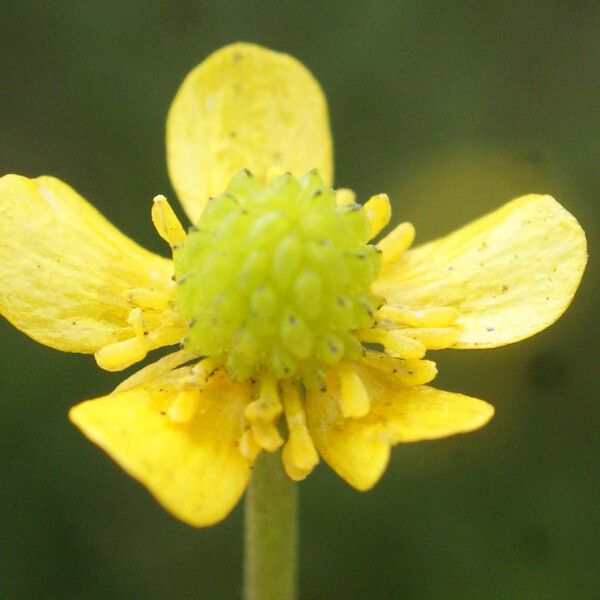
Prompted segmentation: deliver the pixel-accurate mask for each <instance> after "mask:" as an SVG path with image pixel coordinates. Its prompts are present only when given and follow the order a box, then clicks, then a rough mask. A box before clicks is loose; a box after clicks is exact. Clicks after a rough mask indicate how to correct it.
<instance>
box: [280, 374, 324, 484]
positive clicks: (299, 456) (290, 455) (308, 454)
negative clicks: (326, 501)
mask: <svg viewBox="0 0 600 600" xmlns="http://www.w3.org/2000/svg"><path fill="white" fill-rule="evenodd" d="M282 391H283V407H284V410H285V418H286V422H287V426H288V431H289V435H288V441H287V442H286V444H285V446H284V447H283V450H282V453H281V459H282V461H283V466H284V468H285V470H286V473H287V474H288V475H289V476H290V478H291V479H293V480H294V481H301V480H302V479H305V478H306V476H307V475H308V474H309V473H310V472H311V471H312V470H313V469H314V468H315V466H316V465H317V464H318V462H319V455H318V453H317V451H316V449H315V446H314V444H313V441H312V439H311V437H310V434H309V433H308V429H307V427H306V417H305V414H304V408H303V407H302V402H301V400H300V393H299V390H298V386H297V384H293V383H284V384H282Z"/></svg>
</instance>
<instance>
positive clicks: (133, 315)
mask: <svg viewBox="0 0 600 600" xmlns="http://www.w3.org/2000/svg"><path fill="white" fill-rule="evenodd" d="M127 323H128V324H129V325H131V326H132V327H133V332H134V333H135V336H136V337H137V338H141V339H143V338H144V336H145V335H146V324H145V323H144V313H143V312H142V309H141V308H134V309H132V310H131V311H130V312H129V316H128V317H127Z"/></svg>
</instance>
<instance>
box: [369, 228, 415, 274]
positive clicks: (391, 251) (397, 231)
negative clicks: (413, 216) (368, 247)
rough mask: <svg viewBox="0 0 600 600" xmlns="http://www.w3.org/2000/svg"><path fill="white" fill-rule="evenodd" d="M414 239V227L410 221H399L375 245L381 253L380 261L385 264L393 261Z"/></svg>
mask: <svg viewBox="0 0 600 600" xmlns="http://www.w3.org/2000/svg"><path fill="white" fill-rule="evenodd" d="M414 239H415V228H414V227H413V225H412V224H411V223H400V225H397V226H396V227H395V228H394V229H392V231H390V233H388V234H387V235H386V236H385V237H384V238H383V239H382V240H381V241H380V242H379V243H378V244H377V247H378V248H379V249H380V250H381V252H382V253H383V256H382V262H383V264H387V263H390V262H393V261H394V260H396V259H397V258H399V257H400V255H401V254H402V253H403V252H405V251H406V250H408V249H409V248H410V245H411V244H412V243H413V240H414Z"/></svg>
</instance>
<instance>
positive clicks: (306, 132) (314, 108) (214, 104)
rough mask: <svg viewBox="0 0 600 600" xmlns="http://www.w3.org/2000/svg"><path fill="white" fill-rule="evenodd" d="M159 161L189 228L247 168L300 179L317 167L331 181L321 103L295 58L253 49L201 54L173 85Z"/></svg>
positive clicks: (248, 46)
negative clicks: (164, 166)
mask: <svg viewBox="0 0 600 600" xmlns="http://www.w3.org/2000/svg"><path fill="white" fill-rule="evenodd" d="M167 161H168V166H169V173H170V176H171V181H172V182H173V186H174V187H175V189H176V190H177V193H178V195H179V199H180V200H181V203H182V204H183V207H184V208H185V210H186V212H187V214H188V216H189V217H190V219H191V220H192V222H193V223H196V222H197V221H198V218H199V217H200V214H201V212H202V210H203V208H204V206H205V204H206V202H207V200H208V198H209V197H210V196H215V195H217V194H220V193H222V192H223V191H224V190H225V187H226V186H227V184H228V183H229V180H230V179H231V177H232V176H233V175H234V174H235V173H236V172H237V171H239V170H240V169H242V168H244V167H245V168H247V169H249V170H250V171H252V173H254V175H256V176H257V177H259V178H266V177H267V173H268V171H269V168H270V167H281V168H282V169H283V170H284V171H290V172H291V173H292V174H293V175H296V176H301V175H304V173H306V172H307V171H309V170H310V169H313V168H317V169H319V171H320V172H321V175H322V177H323V179H324V181H325V183H326V184H327V185H330V184H331V181H332V149H331V135H330V131H329V119H328V115H327V104H326V100H325V97H324V95H323V92H322V90H321V88H320V86H319V84H318V83H317V81H316V80H315V79H314V77H313V76H312V75H311V74H310V72H309V71H308V70H307V69H306V68H305V67H304V66H303V65H302V64H301V63H300V62H298V61H297V60H296V59H294V58H292V57H291V56H288V55H287V54H280V53H278V52H273V51H272V50H267V49H266V48H261V47H260V46H255V45H253V44H243V43H239V44H233V45H231V46H226V47H225V48H222V49H221V50H219V51H217V52H215V53H214V54H212V55H211V56H209V57H208V58H207V59H206V60H205V61H204V62H203V63H201V64H200V65H199V66H198V67H196V68H195V69H194V70H193V71H191V73H189V75H188V76H187V77H186V79H185V80H184V82H183V84H182V85H181V87H180V89H179V91H178V92H177V95H176V96H175V99H174V101H173V104H172V105H171V109H170V110H169V116H168V119H167Z"/></svg>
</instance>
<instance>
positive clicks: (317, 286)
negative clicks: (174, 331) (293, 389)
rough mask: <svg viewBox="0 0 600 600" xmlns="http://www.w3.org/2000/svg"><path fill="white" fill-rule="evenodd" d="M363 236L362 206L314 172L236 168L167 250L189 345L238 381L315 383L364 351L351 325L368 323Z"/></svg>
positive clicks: (373, 265)
mask: <svg viewBox="0 0 600 600" xmlns="http://www.w3.org/2000/svg"><path fill="white" fill-rule="evenodd" d="M370 237H371V224H370V223H369V220H368V218H367V215H366V214H365V210H364V209H363V208H362V207H361V206H360V205H358V204H354V203H352V204H346V205H343V206H338V204H337V202H336V195H335V192H334V191H333V190H332V189H331V188H327V187H325V186H324V184H323V181H322V179H321V177H320V176H319V174H318V173H317V172H316V171H312V172H310V173H308V174H307V175H305V176H304V177H303V178H302V179H300V180H297V179H295V178H294V177H292V176H291V175H289V174H285V175H282V176H280V177H277V178H275V179H273V180H272V181H271V182H270V183H269V184H267V185H266V186H265V187H263V186H262V185H261V184H260V182H259V181H258V180H257V179H255V178H254V177H253V176H252V175H251V174H250V172H249V171H247V170H243V171H240V172H239V173H238V174H237V175H236V176H235V177H234V178H233V179H232V181H231V182H230V184H229V186H228V188H227V190H226V191H225V193H224V194H222V195H220V196H218V197H215V198H213V199H211V200H210V202H209V203H208V205H207V207H206V209H205V210H204V212H203V214H202V217H201V218H200V221H199V222H198V225H197V228H195V229H194V230H193V231H192V232H191V233H190V234H189V235H188V236H187V238H186V239H185V242H184V243H183V244H182V245H181V246H179V247H178V248H176V249H175V251H174V259H175V274H176V277H177V283H178V286H177V293H176V304H177V308H178V310H179V311H180V313H181V314H182V315H183V317H184V318H186V319H187V320H188V321H189V330H188V336H187V339H186V341H185V347H186V349H188V350H190V351H192V352H194V353H196V354H199V355H203V356H213V357H224V359H225V361H226V365H227V369H228V371H229V374H230V375H231V377H232V378H234V379H235V380H237V381H244V380H246V379H248V378H251V377H254V376H257V375H260V374H266V373H270V374H271V375H273V376H274V377H276V378H277V379H288V378H294V379H301V380H303V382H304V383H305V385H307V386H308V387H315V386H319V385H321V384H322V382H323V381H324V373H325V371H326V369H327V368H328V367H331V366H333V365H336V364H337V363H339V362H340V361H341V360H351V359H356V358H358V357H359V356H361V354H362V345H361V343H360V341H359V340H358V339H357V337H356V335H355V332H356V331H357V330H359V329H365V328H369V327H371V326H372V324H373V322H374V318H373V315H374V312H375V310H376V309H377V307H378V305H379V302H378V298H377V297H376V296H375V295H374V294H373V293H372V292H371V291H370V286H371V283H372V282H373V280H374V279H375V277H376V276H377V275H378V273H379V269H380V262H381V261H380V256H379V251H378V250H377V249H376V248H375V247H374V246H372V245H369V244H368V243H367V242H368V240H369V238H370Z"/></svg>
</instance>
